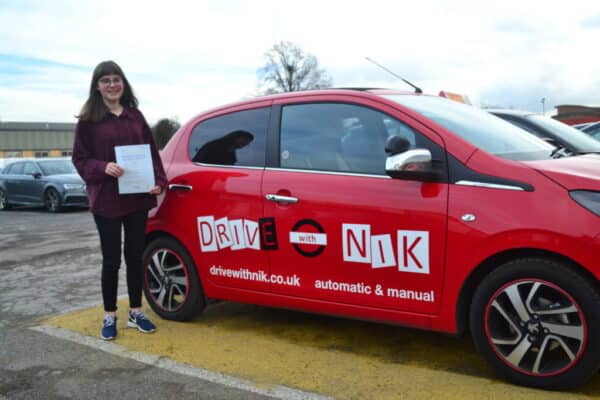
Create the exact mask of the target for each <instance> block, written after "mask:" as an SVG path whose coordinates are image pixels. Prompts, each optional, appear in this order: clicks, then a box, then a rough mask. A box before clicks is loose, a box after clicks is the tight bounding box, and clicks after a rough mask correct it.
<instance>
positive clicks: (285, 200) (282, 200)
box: [265, 194, 298, 204]
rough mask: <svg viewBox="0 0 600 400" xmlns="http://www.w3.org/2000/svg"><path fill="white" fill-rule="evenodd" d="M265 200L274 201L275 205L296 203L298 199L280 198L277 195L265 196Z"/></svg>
mask: <svg viewBox="0 0 600 400" xmlns="http://www.w3.org/2000/svg"><path fill="white" fill-rule="evenodd" d="M265 197H266V198H267V200H269V201H274V202H276V203H284V204H285V203H293V204H295V203H297V202H298V199H297V198H296V197H290V196H280V195H278V194H267V195H266V196H265Z"/></svg>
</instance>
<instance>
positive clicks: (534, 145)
mask: <svg viewBox="0 0 600 400" xmlns="http://www.w3.org/2000/svg"><path fill="white" fill-rule="evenodd" d="M382 97H385V98H387V99H390V100H392V101H395V102H397V103H398V104H401V105H403V106H405V107H408V108H410V109H412V110H414V111H416V112H418V113H419V114H421V115H423V116H424V117H426V118H429V119H430V120H432V121H434V122H436V123H438V124H440V125H441V126H443V127H444V128H446V129H448V130H449V131H451V132H452V133H454V134H455V135H457V136H460V137H461V138H463V139H464V140H466V141H468V142H470V143H471V144H473V145H474V146H477V147H479V148H480V149H482V150H484V151H487V152H489V153H491V154H494V155H496V156H499V157H503V158H506V159H511V160H520V161H525V160H541V159H548V158H550V154H551V153H552V150H554V146H552V145H550V144H548V143H545V142H544V141H543V140H540V139H539V138H536V137H534V136H532V135H530V134H529V133H527V132H525V131H523V129H521V128H519V127H517V126H515V125H513V124H511V123H510V122H507V121H504V120H502V119H500V118H496V117H495V116H493V115H491V114H489V113H488V112H486V111H483V110H480V109H477V108H475V107H473V106H469V105H466V104H462V103H459V102H456V101H452V100H448V99H444V98H441V97H436V96H413V95H399V94H390V95H382Z"/></svg>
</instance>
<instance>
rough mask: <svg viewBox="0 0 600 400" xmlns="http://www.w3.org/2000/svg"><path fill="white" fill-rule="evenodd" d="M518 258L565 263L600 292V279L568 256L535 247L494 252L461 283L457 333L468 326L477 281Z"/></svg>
mask: <svg viewBox="0 0 600 400" xmlns="http://www.w3.org/2000/svg"><path fill="white" fill-rule="evenodd" d="M520 258H544V259H550V260H553V261H559V262H562V263H564V264H565V265H567V266H568V267H569V268H570V269H572V270H574V271H575V272H577V273H579V274H580V275H582V276H583V277H584V278H586V279H587V280H588V281H590V282H592V285H593V286H594V288H595V289H596V291H597V292H598V293H600V281H598V279H596V277H595V276H594V275H593V274H592V273H591V272H589V271H588V270H586V269H585V268H584V267H583V266H581V265H580V264H579V263H577V262H575V261H573V260H572V259H570V258H569V257H566V256H564V255H562V254H559V253H555V252H551V251H548V250H543V249H535V248H521V249H511V250H506V251H503V252H500V253H497V254H494V255H492V256H490V257H488V258H487V259H485V260H484V261H483V262H481V263H480V264H479V265H478V266H477V267H476V268H474V269H473V271H471V273H470V274H469V276H468V277H467V279H465V282H464V283H463V285H462V287H461V289H460V293H459V296H458V301H457V302H456V328H457V333H459V334H462V333H464V332H465V331H466V330H468V326H469V312H470V309H471V299H472V298H473V295H474V293H475V289H476V288H477V286H478V285H479V283H480V282H481V281H482V280H483V279H484V278H485V277H486V276H487V275H488V274H489V273H491V272H492V271H494V270H495V269H496V268H498V267H499V266H501V265H502V264H505V263H507V262H509V261H513V260H517V259H520Z"/></svg>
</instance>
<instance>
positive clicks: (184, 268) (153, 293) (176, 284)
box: [143, 237, 206, 321]
mask: <svg viewBox="0 0 600 400" xmlns="http://www.w3.org/2000/svg"><path fill="white" fill-rule="evenodd" d="M143 260H144V264H143V265H144V295H145V296H146V300H147V301H148V303H149V304H150V307H152V310H154V312H155V313H156V314H158V315H160V316H161V317H162V318H165V319H170V320H175V321H186V320H189V319H191V318H193V317H195V316H196V315H198V314H200V313H201V312H202V311H203V310H204V308H205V306H206V300H205V298H204V292H203V290H202V285H201V282H200V278H199V277H198V272H197V270H196V265H195V264H194V262H193V261H192V258H191V256H190V255H189V253H188V252H187V251H186V250H185V248H184V247H183V246H182V245H181V244H180V243H179V242H178V241H176V240H175V239H173V238H171V237H160V238H158V239H155V240H153V241H152V242H150V244H148V245H147V246H146V249H145V250H144V255H143Z"/></svg>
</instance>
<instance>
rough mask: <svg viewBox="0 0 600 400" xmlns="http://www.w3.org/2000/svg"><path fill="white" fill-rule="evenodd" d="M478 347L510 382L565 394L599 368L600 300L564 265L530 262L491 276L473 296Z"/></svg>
mask: <svg viewBox="0 0 600 400" xmlns="http://www.w3.org/2000/svg"><path fill="white" fill-rule="evenodd" d="M470 328H471V335H472V337H473V341H474V342H475V347H476V348H477V350H478V351H479V353H480V354H481V355H482V356H483V357H484V358H485V359H486V360H487V361H488V362H489V363H490V364H491V366H492V367H493V368H494V369H495V370H496V371H497V372H498V373H499V374H500V375H502V376H503V377H505V378H506V379H508V380H509V381H511V382H514V383H517V384H520V385H526V386H532V387H538V388H544V389H566V388H572V387H575V386H577V385H580V384H582V383H584V382H585V381H587V380H588V379H590V378H591V377H592V376H593V375H594V374H595V373H596V372H597V371H598V368H599V366H600V341H599V340H597V339H598V338H600V294H599V293H598V290H597V286H595V285H594V283H593V282H591V278H590V279H588V278H585V277H584V276H583V275H581V274H579V273H578V272H576V271H575V270H574V269H572V268H571V267H569V266H568V265H566V264H565V263H562V262H558V261H554V260H549V259H543V258H527V259H518V260H514V261H510V262H508V263H506V264H504V265H502V266H500V267H499V268H497V269H496V270H494V271H493V272H491V273H490V274H489V275H487V276H486V277H485V278H484V279H483V281H482V282H481V284H480V285H479V287H478V288H477V290H476V291H475V294H474V296H473V301H472V303H471V310H470Z"/></svg>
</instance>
